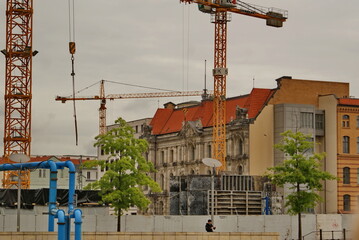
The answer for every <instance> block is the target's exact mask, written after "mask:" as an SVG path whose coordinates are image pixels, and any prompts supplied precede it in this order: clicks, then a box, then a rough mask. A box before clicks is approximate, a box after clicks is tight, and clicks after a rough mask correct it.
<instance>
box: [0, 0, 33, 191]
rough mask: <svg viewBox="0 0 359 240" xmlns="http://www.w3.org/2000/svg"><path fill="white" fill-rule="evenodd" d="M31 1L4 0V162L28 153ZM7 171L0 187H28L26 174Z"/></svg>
mask: <svg viewBox="0 0 359 240" xmlns="http://www.w3.org/2000/svg"><path fill="white" fill-rule="evenodd" d="M32 19H33V1H32V0H21V1H20V0H7V5H6V49H4V50H2V51H1V52H2V53H3V54H4V55H5V58H6V67H5V121H4V161H5V163H6V162H7V163H11V161H10V159H9V156H10V155H11V154H14V153H21V154H25V155H27V156H30V143H31V98H32V57H33V56H35V55H36V53H37V51H34V52H33V51H32V22H33V20H32ZM18 175H19V174H18V172H17V171H7V172H5V173H4V176H3V187H4V188H11V187H12V186H16V185H18V183H17V179H16V178H17V177H20V178H21V187H22V188H29V186H30V173H29V171H21V173H20V176H18Z"/></svg>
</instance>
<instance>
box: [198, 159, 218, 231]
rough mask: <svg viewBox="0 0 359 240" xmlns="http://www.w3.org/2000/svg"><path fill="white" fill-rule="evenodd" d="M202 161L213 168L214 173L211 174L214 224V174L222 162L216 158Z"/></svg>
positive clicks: (212, 217) (212, 218)
mask: <svg viewBox="0 0 359 240" xmlns="http://www.w3.org/2000/svg"><path fill="white" fill-rule="evenodd" d="M202 162H203V163H204V164H205V165H206V166H208V167H211V168H212V175H211V195H212V196H211V220H212V224H213V225H214V175H215V172H216V168H218V167H220V166H222V163H221V162H220V161H218V160H217V159H214V158H203V159H202Z"/></svg>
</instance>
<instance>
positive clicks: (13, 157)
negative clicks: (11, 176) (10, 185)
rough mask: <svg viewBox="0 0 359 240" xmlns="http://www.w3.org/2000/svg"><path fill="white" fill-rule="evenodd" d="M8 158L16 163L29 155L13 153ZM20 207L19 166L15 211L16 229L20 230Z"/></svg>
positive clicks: (21, 161) (22, 161) (25, 159)
mask: <svg viewBox="0 0 359 240" xmlns="http://www.w3.org/2000/svg"><path fill="white" fill-rule="evenodd" d="M9 159H10V160H11V161H13V162H16V163H25V162H28V161H29V160H30V157H29V156H27V155H25V154H22V153H13V154H11V155H10V156H9ZM20 209H21V166H20V169H19V170H17V212H16V231H17V232H20Z"/></svg>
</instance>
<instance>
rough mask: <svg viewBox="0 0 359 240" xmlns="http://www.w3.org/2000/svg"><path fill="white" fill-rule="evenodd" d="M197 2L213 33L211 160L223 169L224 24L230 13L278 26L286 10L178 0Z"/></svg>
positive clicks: (219, 0)
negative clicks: (211, 24) (215, 160)
mask: <svg viewBox="0 0 359 240" xmlns="http://www.w3.org/2000/svg"><path fill="white" fill-rule="evenodd" d="M180 2H182V3H197V4H198V9H199V10H200V11H201V12H204V13H209V14H211V22H212V23H214V25H215V30H214V68H213V77H214V88H213V90H214V98H213V155H212V156H213V158H215V159H217V160H219V161H220V162H221V163H222V166H221V167H219V170H221V171H224V170H226V162H225V159H226V76H227V74H228V68H227V22H229V21H230V15H229V14H230V13H237V14H242V15H246V16H250V17H255V18H261V19H265V20H266V23H267V25H268V26H271V27H282V26H283V22H285V21H286V19H287V17H288V12H287V11H286V10H281V9H277V8H267V7H261V6H257V5H253V4H249V3H245V2H242V1H238V0H180Z"/></svg>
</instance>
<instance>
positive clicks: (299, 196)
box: [268, 131, 336, 215]
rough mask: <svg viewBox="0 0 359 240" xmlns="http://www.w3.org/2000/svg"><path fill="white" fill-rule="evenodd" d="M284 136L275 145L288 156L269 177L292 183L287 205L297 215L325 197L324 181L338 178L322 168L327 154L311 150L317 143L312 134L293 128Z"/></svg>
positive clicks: (279, 182)
mask: <svg viewBox="0 0 359 240" xmlns="http://www.w3.org/2000/svg"><path fill="white" fill-rule="evenodd" d="M281 135H282V136H283V139H282V141H281V143H279V144H277V145H275V148H277V149H279V150H281V151H282V152H283V153H285V156H286V159H285V160H284V161H283V163H282V164H279V165H277V166H275V167H272V168H269V170H270V171H271V173H270V174H268V177H269V179H270V180H271V182H272V183H274V184H276V185H277V186H279V187H284V185H285V184H288V185H289V188H290V189H292V190H293V192H292V193H290V194H289V195H288V196H287V199H286V200H287V201H286V205H285V206H286V207H288V213H289V214H293V215H295V214H298V213H302V212H305V211H306V210H307V209H309V208H314V207H315V206H316V204H317V203H319V202H320V201H321V200H322V198H321V197H320V195H319V194H318V191H322V190H323V180H334V179H336V177H335V176H333V175H331V174H330V173H328V172H325V171H322V170H321V169H320V167H321V161H322V160H323V159H324V157H325V153H311V150H312V149H313V148H314V143H313V142H312V141H310V140H309V139H310V138H311V136H310V135H305V134H303V133H301V132H295V133H294V132H292V131H286V132H284V133H282V134H281Z"/></svg>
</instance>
